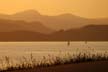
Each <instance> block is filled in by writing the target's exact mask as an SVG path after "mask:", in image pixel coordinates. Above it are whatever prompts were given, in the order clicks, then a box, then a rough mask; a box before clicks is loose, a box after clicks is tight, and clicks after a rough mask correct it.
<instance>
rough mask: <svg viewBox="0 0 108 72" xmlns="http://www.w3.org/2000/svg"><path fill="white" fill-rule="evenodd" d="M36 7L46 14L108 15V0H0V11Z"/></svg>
mask: <svg viewBox="0 0 108 72" xmlns="http://www.w3.org/2000/svg"><path fill="white" fill-rule="evenodd" d="M29 9H34V10H37V11H38V12H40V13H41V14H44V15H59V14H63V13H71V14H74V15H77V16H81V17H86V18H104V17H108V0H0V13H4V14H13V13H16V12H20V11H24V10H29Z"/></svg>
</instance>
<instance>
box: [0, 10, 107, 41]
mask: <svg viewBox="0 0 108 72" xmlns="http://www.w3.org/2000/svg"><path fill="white" fill-rule="evenodd" d="M69 40H72V41H108V18H98V19H87V18H83V17H79V16H75V15H72V14H61V15H58V16H47V15H42V14H40V13H39V12H37V11H35V10H27V11H23V12H19V13H16V14H12V15H6V14H0V41H69Z"/></svg>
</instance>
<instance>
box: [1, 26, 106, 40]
mask: <svg viewBox="0 0 108 72" xmlns="http://www.w3.org/2000/svg"><path fill="white" fill-rule="evenodd" d="M20 30H21V29H20ZM20 30H18V31H10V32H0V41H108V25H88V26H84V27H81V28H76V29H69V30H60V31H57V32H53V33H52V34H42V33H39V32H34V31H24V30H21V31H20Z"/></svg>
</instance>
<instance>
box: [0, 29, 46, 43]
mask: <svg viewBox="0 0 108 72" xmlns="http://www.w3.org/2000/svg"><path fill="white" fill-rule="evenodd" d="M45 40H47V35H45V34H41V33H38V32H31V31H13V32H0V41H6V42H7V41H9V42H10V41H45Z"/></svg>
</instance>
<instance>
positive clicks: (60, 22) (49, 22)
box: [0, 10, 108, 30]
mask: <svg viewBox="0 0 108 72" xmlns="http://www.w3.org/2000/svg"><path fill="white" fill-rule="evenodd" d="M0 19H8V20H23V21H26V22H35V21H39V22H41V23H42V24H43V25H44V26H46V27H48V28H50V29H53V30H61V29H64V30H68V29H71V28H78V27H83V26H86V25H90V24H95V25H101V24H102V25H106V24H107V25H108V18H98V19H88V18H83V17H79V16H75V15H72V14H69V13H67V14H61V15H57V16H48V15H42V14H40V13H39V12H37V11H35V10H27V11H22V12H18V13H15V14H12V15H5V14H0Z"/></svg>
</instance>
